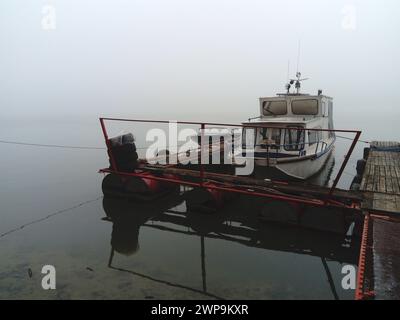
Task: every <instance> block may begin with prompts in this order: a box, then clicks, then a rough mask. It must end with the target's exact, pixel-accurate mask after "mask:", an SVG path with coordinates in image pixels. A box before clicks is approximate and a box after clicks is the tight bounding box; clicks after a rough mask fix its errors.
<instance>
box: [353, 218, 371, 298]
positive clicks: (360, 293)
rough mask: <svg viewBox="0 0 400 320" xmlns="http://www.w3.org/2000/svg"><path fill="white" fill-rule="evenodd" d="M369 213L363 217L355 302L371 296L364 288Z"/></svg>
mask: <svg viewBox="0 0 400 320" xmlns="http://www.w3.org/2000/svg"><path fill="white" fill-rule="evenodd" d="M370 221H371V217H370V213H369V212H367V213H366V215H365V217H364V226H363V233H362V237H361V248H360V257H359V260H358V271H357V288H356V293H355V299H356V300H364V299H367V298H369V297H372V296H373V294H374V293H373V292H372V291H367V290H366V288H365V268H366V256H367V249H368V234H369V226H370Z"/></svg>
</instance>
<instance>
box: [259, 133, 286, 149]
mask: <svg viewBox="0 0 400 320" xmlns="http://www.w3.org/2000/svg"><path fill="white" fill-rule="evenodd" d="M280 144H281V129H275V128H260V129H259V130H258V135H257V145H258V146H260V147H262V148H267V146H268V148H273V149H279V148H280Z"/></svg>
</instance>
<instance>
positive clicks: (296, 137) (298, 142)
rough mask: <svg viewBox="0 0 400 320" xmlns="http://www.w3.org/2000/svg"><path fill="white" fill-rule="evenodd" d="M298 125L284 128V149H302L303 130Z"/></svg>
mask: <svg viewBox="0 0 400 320" xmlns="http://www.w3.org/2000/svg"><path fill="white" fill-rule="evenodd" d="M297 128H300V127H291V128H288V129H285V146H284V147H285V150H286V151H300V150H303V149H304V130H299V129H297Z"/></svg>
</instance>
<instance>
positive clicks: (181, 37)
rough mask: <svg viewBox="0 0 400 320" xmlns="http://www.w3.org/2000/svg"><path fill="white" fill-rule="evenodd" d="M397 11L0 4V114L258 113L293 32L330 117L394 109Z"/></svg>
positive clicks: (268, 5) (146, 3)
mask: <svg viewBox="0 0 400 320" xmlns="http://www.w3.org/2000/svg"><path fill="white" fill-rule="evenodd" d="M45 5H52V6H54V8H55V9H56V29H55V30H50V31H49V30H48V31H45V30H43V28H42V18H43V14H42V8H43V7H44V6H45ZM345 6H354V8H355V9H356V25H355V29H351V28H350V29H349V28H343V25H342V24H343V23H344V20H343V19H345V14H344V13H343V11H342V10H343V9H344V7H345ZM399 16H400V2H399V1H397V0H393V1H388V0H385V1H382V0H381V1H366V0H360V1H350V0H348V1H321V0H309V1H306V0H303V1H294V0H293V1H282V0H280V1H266V0H264V1H255V0H246V1H245V0H240V1H239V0H226V1H221V0H199V1H198V0H179V1H178V0H168V1H166V0H135V1H116V0H113V1H111V0H109V1H105V0H104V1H100V0H85V1H82V0H41V1H39V0H30V1H27V0H2V1H1V2H0V116H2V115H3V116H7V115H31V114H36V115H44V114H57V115H67V114H72V115H73V114H78V113H81V114H87V115H96V116H97V115H98V114H103V115H131V116H136V115H137V116H145V115H151V116H156V117H161V115H168V118H176V119H179V118H181V117H183V115H188V114H193V115H198V116H200V117H201V118H203V119H209V120H210V119H211V120H213V114H214V113H219V114H221V113H231V112H232V110H233V112H234V113H237V114H240V115H244V116H245V117H247V116H251V115H255V114H257V100H256V99H257V98H258V97H259V96H264V95H271V94H275V93H276V92H280V91H283V85H284V83H285V81H286V76H287V61H288V59H290V61H291V76H293V75H294V73H295V71H296V70H295V69H296V59H297V44H298V40H299V39H301V59H300V69H301V71H302V73H303V75H304V76H307V77H310V78H311V79H310V80H309V81H307V82H306V83H305V84H304V91H308V92H310V93H314V92H316V90H317V89H318V88H322V89H323V90H324V93H326V94H328V95H331V96H333V97H334V98H335V108H336V114H338V112H339V113H342V114H343V113H345V112H349V109H350V108H352V109H353V110H357V111H360V110H362V111H363V112H371V111H374V110H376V109H377V108H378V109H379V110H382V109H386V110H389V111H390V110H393V111H394V110H397V108H398V107H399V106H400V98H399V94H398V89H397V88H398V85H397V79H398V78H399V76H400V74H399V72H400V67H399V64H400V62H399V57H400V40H399V39H400V37H399V34H398V33H399V30H400V19H399V18H398V17H399ZM157 114H158V115H157ZM396 114H397V115H398V114H399V113H396Z"/></svg>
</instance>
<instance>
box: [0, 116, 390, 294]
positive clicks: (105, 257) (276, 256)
mask: <svg viewBox="0 0 400 320" xmlns="http://www.w3.org/2000/svg"><path fill="white" fill-rule="evenodd" d="M346 121H350V120H349V119H347V118H343V119H342V123H343V126H341V127H347V128H350V127H351V126H349V125H347V124H348V123H346ZM336 127H339V125H338V123H336ZM353 127H354V126H353ZM120 130H121V129H115V132H116V133H118V132H121V131H120ZM127 130H132V128H130V129H127ZM140 130H141V129H138V128H134V132H138V131H140ZM382 130H383V131H385V128H383V127H382ZM391 130H392V131H394V127H393V128H392V129H391ZM391 130H389V129H388V128H387V127H386V131H385V132H384V135H386V136H387V138H390V139H396V137H395V136H393V134H392V133H393V132H392V131H391ZM379 132H380V134H381V133H382V132H381V131H379ZM370 134H371V135H372V136H371V137H374V134H375V132H374V131H371V132H370ZM0 137H1V139H3V140H16V141H26V142H40V143H47V144H69V145H83V146H84V145H87V146H102V145H103V141H102V136H101V131H100V126H99V125H98V122H97V119H95V118H93V119H74V118H69V119H63V120H61V119H53V121H44V120H37V119H36V120H29V119H25V120H21V121H16V120H15V119H11V120H10V121H6V122H5V124H4V125H2V127H1V128H0ZM364 137H365V136H364ZM367 138H368V137H367ZM397 139H398V137H397ZM138 140H140V138H139V139H138ZM346 146H348V142H347V141H338V143H337V148H336V151H335V161H333V160H332V161H331V162H330V163H331V166H328V167H329V168H327V170H325V172H324V173H322V177H319V178H318V179H319V180H318V179H317V180H318V181H324V180H326V177H328V178H329V177H330V180H332V177H333V176H334V175H335V173H336V172H337V169H338V168H337V167H338V163H340V160H341V159H342V158H343V154H344V148H345V147H346ZM0 147H1V149H2V152H1V157H0V166H1V168H2V178H1V181H0V203H1V206H0V219H1V220H0V221H1V223H0V234H1V237H0V256H1V259H0V299H9V298H11V299H21V298H22V299H30V298H34V299H43V298H49V299H69V298H75V299H91V298H94V299H103V298H111V299H125V298H126V299H153V298H154V299H192V298H196V299H202V298H207V299H208V298H224V299H242V298H243V299H299V298H306V299H321V298H322V299H333V298H334V297H335V291H336V295H337V296H338V298H340V299H352V298H353V296H354V292H353V291H351V290H350V291H344V290H342V289H341V285H340V281H341V276H342V275H341V273H340V271H341V267H342V265H344V264H354V263H356V261H357V255H356V253H357V248H356V243H354V242H353V243H352V242H351V241H350V240H349V239H348V238H346V237H345V236H337V235H334V234H332V233H323V232H316V231H310V230H304V229H298V228H294V227H284V226H280V225H277V224H271V223H267V222H265V221H262V220H260V219H259V217H258V216H257V215H256V214H255V213H254V212H253V211H252V209H251V208H252V201H251V200H250V201H249V199H245V198H243V199H237V200H235V201H234V202H232V203H231V204H230V205H229V206H227V207H226V208H224V210H221V212H218V214H214V215H205V214H194V213H188V212H187V210H186V204H185V201H184V199H182V197H180V196H179V195H171V196H170V197H168V198H166V199H164V200H163V201H157V205H155V204H153V205H143V204H142V205H139V204H135V203H132V202H129V201H126V200H116V199H107V198H106V199H104V198H103V197H102V192H101V181H102V178H103V176H102V175H100V174H98V173H97V170H98V169H99V168H102V167H105V166H107V157H106V154H105V152H104V151H102V150H74V149H56V148H39V147H29V146H19V145H8V144H0ZM363 147H364V145H360V146H359V147H358V148H357V150H356V154H355V156H354V157H353V160H352V162H350V163H349V166H348V167H347V168H346V172H347V173H346V174H345V175H344V176H343V179H342V181H341V184H340V186H341V187H343V188H346V187H348V186H349V184H350V181H351V179H352V177H351V175H352V174H354V170H353V167H354V164H355V162H354V161H355V160H357V159H358V158H360V157H361V152H362V148H363ZM332 166H333V167H332ZM329 171H332V172H331V175H329ZM324 175H325V176H324ZM328 180H329V179H328ZM46 264H51V265H54V266H55V267H56V270H57V290H54V291H45V290H43V289H42V288H41V285H40V283H41V278H42V277H41V276H42V275H41V273H40V271H41V268H42V266H43V265H46ZM29 269H31V270H32V277H29V275H28V270H29ZM327 270H328V271H329V272H328V273H327ZM329 273H330V274H331V277H332V279H333V283H329V281H328V279H329Z"/></svg>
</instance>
